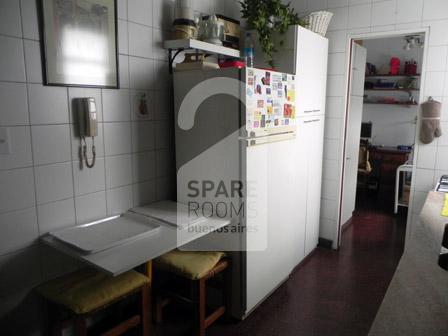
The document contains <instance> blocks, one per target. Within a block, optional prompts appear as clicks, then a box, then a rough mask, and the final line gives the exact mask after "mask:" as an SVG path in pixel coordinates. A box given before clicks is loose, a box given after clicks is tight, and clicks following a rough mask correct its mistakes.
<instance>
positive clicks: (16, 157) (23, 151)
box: [0, 126, 33, 169]
mask: <svg viewBox="0 0 448 336" xmlns="http://www.w3.org/2000/svg"><path fill="white" fill-rule="evenodd" d="M8 133H9V137H10V146H11V154H5V155H0V169H13V168H21V167H30V166H31V165H32V164H33V156H32V152H31V136H30V127H29V126H16V127H8Z"/></svg>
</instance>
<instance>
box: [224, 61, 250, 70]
mask: <svg viewBox="0 0 448 336" xmlns="http://www.w3.org/2000/svg"><path fill="white" fill-rule="evenodd" d="M245 66H246V64H245V63H244V61H242V60H239V59H228V60H223V61H220V62H219V67H220V68H238V69H242V68H244V67H245Z"/></svg>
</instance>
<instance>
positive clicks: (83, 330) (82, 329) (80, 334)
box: [75, 316, 87, 336]
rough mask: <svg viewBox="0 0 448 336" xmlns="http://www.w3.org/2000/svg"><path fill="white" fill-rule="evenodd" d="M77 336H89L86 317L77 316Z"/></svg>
mask: <svg viewBox="0 0 448 336" xmlns="http://www.w3.org/2000/svg"><path fill="white" fill-rule="evenodd" d="M75 335H76V336H86V335H87V323H86V319H85V318H84V316H77V317H76V318H75Z"/></svg>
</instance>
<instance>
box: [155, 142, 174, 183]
mask: <svg viewBox="0 0 448 336" xmlns="http://www.w3.org/2000/svg"><path fill="white" fill-rule="evenodd" d="M173 168H174V153H172V151H171V150H168V149H163V150H159V151H157V152H156V177H166V176H171V175H172V174H174V169H173Z"/></svg>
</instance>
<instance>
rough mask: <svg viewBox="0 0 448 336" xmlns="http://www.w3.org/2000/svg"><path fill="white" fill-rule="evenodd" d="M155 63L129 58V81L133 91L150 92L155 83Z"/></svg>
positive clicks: (138, 58) (148, 60)
mask: <svg viewBox="0 0 448 336" xmlns="http://www.w3.org/2000/svg"><path fill="white" fill-rule="evenodd" d="M153 63H154V61H153V60H151V59H146V58H140V57H133V56H130V57H129V80H130V87H131V88H132V89H139V90H150V89H152V85H153V81H154V64H153Z"/></svg>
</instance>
